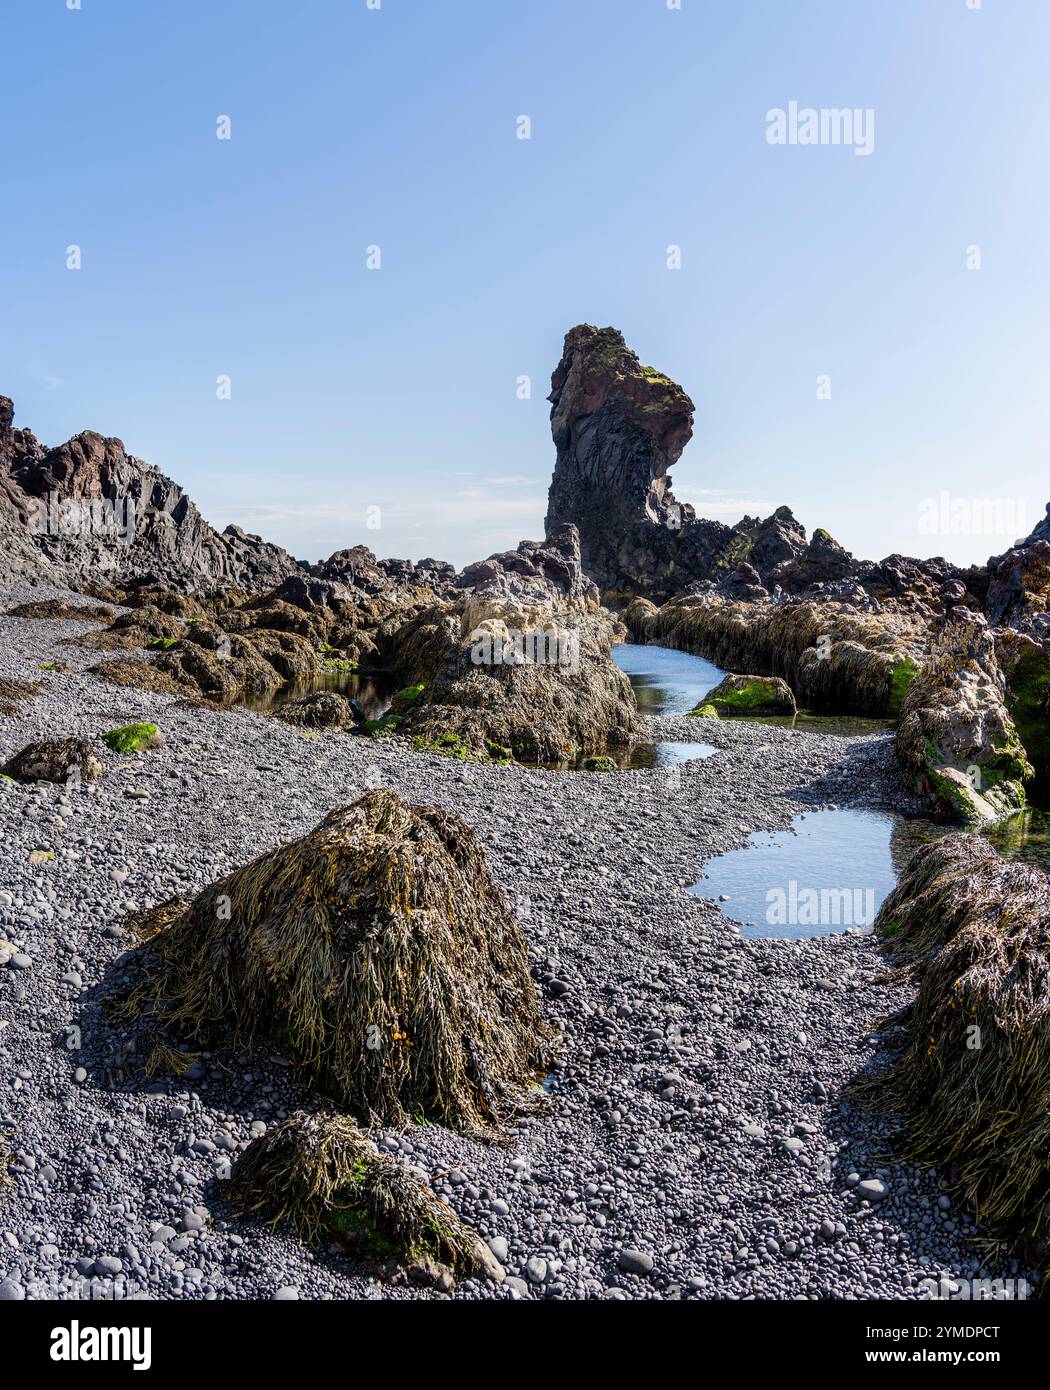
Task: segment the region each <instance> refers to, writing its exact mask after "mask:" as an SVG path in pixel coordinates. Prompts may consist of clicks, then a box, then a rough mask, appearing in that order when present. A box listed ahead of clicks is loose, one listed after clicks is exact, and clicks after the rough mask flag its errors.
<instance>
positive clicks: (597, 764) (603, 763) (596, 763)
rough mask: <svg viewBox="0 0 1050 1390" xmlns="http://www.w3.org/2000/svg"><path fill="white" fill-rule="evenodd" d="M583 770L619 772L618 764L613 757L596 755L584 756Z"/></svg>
mask: <svg viewBox="0 0 1050 1390" xmlns="http://www.w3.org/2000/svg"><path fill="white" fill-rule="evenodd" d="M583 770H584V772H619V770H620V766H619V764H618V763H617V762H616V759H615V758H607V757H604V756H598V757H593V758H584V760H583Z"/></svg>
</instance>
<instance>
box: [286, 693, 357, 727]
mask: <svg viewBox="0 0 1050 1390" xmlns="http://www.w3.org/2000/svg"><path fill="white" fill-rule="evenodd" d="M274 713H275V714H276V715H277V718H278V719H282V720H283V721H284V722H285V723H286V724H294V725H295V726H296V727H297V728H300V729H345V728H347V727H348V726H349V725H351V724H353V723H355V722H356V721H355V719H354V711H353V708H352V706H351V704H350V701H349V700H348V699H347V698H346V696H345V695H340V694H339V693H338V692H337V691H335V690H317V691H315V692H314V693H313V694H312V695H304V696H302V698H301V699H298V700H289V701H287V703H285V704H283V705H279V706H278V708H277V709H276V710H275V711H274Z"/></svg>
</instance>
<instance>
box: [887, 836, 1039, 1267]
mask: <svg viewBox="0 0 1050 1390" xmlns="http://www.w3.org/2000/svg"><path fill="white" fill-rule="evenodd" d="M875 930H876V932H877V933H878V934H879V936H881V938H882V940H883V941H884V942H885V943H886V944H887V946H888V947H889V949H890V950H891V952H892V954H893V956H894V957H895V958H896V959H897V961H898V962H899V963H900V964H902V965H904V966H907V967H909V968H910V969H911V970H913V971H914V973H915V975H916V978H917V981H918V995H917V997H916V999H915V1002H914V1004H913V1005H912V1006H911V1007H910V1008H909V1009H908V1010H907V1011H906V1012H905V1014H904V1015H898V1016H897V1017H896V1018H895V1019H894V1020H893V1022H894V1023H900V1022H903V1023H905V1025H906V1032H907V1039H908V1041H907V1043H906V1045H905V1046H904V1048H903V1050H902V1051H901V1052H900V1054H899V1055H898V1056H897V1058H896V1059H895V1061H894V1062H893V1063H892V1065H891V1067H890V1069H889V1070H888V1072H886V1073H882V1074H880V1075H878V1076H876V1077H875V1078H874V1079H873V1081H872V1082H871V1083H869V1085H868V1086H866V1087H865V1089H866V1090H868V1092H869V1094H873V1095H874V1096H875V1097H876V1098H877V1099H879V1100H881V1101H883V1102H885V1103H888V1104H889V1105H890V1106H891V1107H892V1108H894V1109H896V1110H897V1111H899V1112H900V1113H901V1114H902V1115H903V1116H904V1117H905V1118H906V1120H907V1124H908V1131H909V1139H908V1149H909V1153H910V1156H911V1157H914V1158H916V1159H918V1160H920V1161H922V1162H927V1163H932V1164H936V1165H937V1166H938V1167H939V1168H943V1169H945V1170H946V1171H950V1172H951V1173H952V1174H953V1175H954V1178H955V1180H956V1183H957V1188H958V1191H959V1193H960V1195H961V1196H962V1198H963V1199H964V1200H965V1201H967V1202H968V1203H969V1204H970V1205H971V1206H972V1207H973V1209H974V1211H975V1213H976V1215H977V1218H978V1220H980V1221H982V1222H985V1223H987V1225H988V1226H989V1228H990V1229H991V1230H992V1231H995V1232H1001V1233H1002V1234H1004V1235H1007V1236H1010V1237H1013V1238H1020V1239H1022V1240H1023V1241H1024V1242H1026V1243H1028V1244H1029V1245H1030V1246H1032V1247H1036V1248H1039V1249H1041V1251H1042V1252H1044V1253H1045V1252H1046V1250H1047V1248H1048V1247H1047V1230H1048V1212H1050V876H1048V875H1047V874H1046V873H1044V872H1043V870H1041V869H1038V868H1035V867H1033V866H1031V865H1027V864H1020V863H1011V862H1009V861H1007V860H1005V859H1003V858H1002V857H1001V856H1000V855H999V854H998V853H997V852H996V851H995V850H994V849H993V848H992V846H991V845H989V844H988V843H987V842H986V841H985V840H983V839H981V838H980V837H979V836H977V835H952V836H949V837H947V838H945V839H943V840H939V841H937V842H935V843H934V844H932V845H928V846H926V847H924V848H922V849H920V850H919V851H918V852H917V853H916V854H915V855H914V856H913V858H912V859H911V861H910V863H909V865H908V867H907V869H906V870H905V873H904V874H903V875H902V877H901V881H900V883H899V885H898V887H897V889H896V891H895V892H894V893H892V894H891V895H890V896H889V897H888V898H887V899H886V901H885V903H884V904H883V906H882V910H881V912H880V913H879V916H878V918H877V920H876V923H875Z"/></svg>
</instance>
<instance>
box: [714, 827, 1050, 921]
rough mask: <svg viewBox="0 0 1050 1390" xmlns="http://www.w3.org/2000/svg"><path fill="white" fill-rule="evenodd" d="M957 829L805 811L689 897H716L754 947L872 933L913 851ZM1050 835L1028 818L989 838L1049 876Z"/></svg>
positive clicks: (724, 861)
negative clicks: (757, 941) (853, 931)
mask: <svg viewBox="0 0 1050 1390" xmlns="http://www.w3.org/2000/svg"><path fill="white" fill-rule="evenodd" d="M957 831H958V827H954V826H947V825H937V824H935V823H934V822H932V821H928V820H906V819H905V818H904V817H903V816H897V815H894V814H892V813H891V812H889V811H861V810H853V809H850V808H846V807H842V808H838V809H836V810H828V811H809V812H806V813H804V814H802V815H798V816H796V817H795V819H794V821H793V823H792V826H791V828H790V829H789V830H777V831H773V832H765V831H760V832H756V833H755V834H754V835H752V836H750V838H749V839H748V842H747V844H746V845H742V846H741V847H739V848H738V849H733V850H729V851H728V852H727V853H726V854H721V855H718V856H717V857H716V858H714V859H709V860H708V861H707V862H706V864H705V865H704V874H703V877H702V878H701V880H700V882H699V883H696V884H693V886H692V887H691V888H690V890H689V891H690V892H691V893H695V894H696V895H697V896H698V897H702V898H714V899H715V900H716V901H717V902H718V909H719V911H720V912H721V913H722V915H723V916H724V917H727V918H729V919H731V920H732V921H734V922H737V923H740V933H741V935H742V936H745V937H749V938H752V939H754V938H760V937H778V938H781V939H787V940H799V939H800V938H803V937H811V936H830V935H833V934H834V933H836V932H842V931H847V930H849V929H850V928H861V929H867V928H870V927H871V925H872V923H873V922H874V920H875V917H876V916H877V914H878V910H879V908H880V907H881V906H882V904H883V902H884V901H885V899H886V898H887V897H888V895H889V894H890V893H891V892H892V891H893V889H894V888H895V887H896V884H897V876H898V875H899V874H900V872H901V870H902V869H903V868H904V866H905V864H907V862H908V860H909V859H910V858H911V856H912V854H914V852H915V850H916V849H918V848H919V846H920V845H923V844H928V843H929V842H930V841H931V840H935V839H939V838H940V837H941V836H943V835H948V834H955V833H957ZM1048 832H1050V823H1048V819H1047V817H1046V816H1045V815H1043V813H1041V812H1039V811H1029V812H1026V813H1024V814H1023V815H1020V816H1015V817H1013V818H1012V819H1011V820H1010V821H1007V822H1004V823H1003V824H1002V825H998V826H993V827H991V828H990V829H989V830H987V831H985V832H984V833H985V835H986V837H987V838H988V839H989V840H990V841H991V842H992V844H994V845H995V846H996V848H997V849H999V851H1000V852H1001V853H1002V854H1004V855H1005V856H1006V858H1008V859H1023V860H1026V861H1028V862H1030V863H1035V864H1038V865H1039V866H1040V867H1041V868H1044V869H1050V840H1048ZM723 897H724V898H725V901H724V902H723V901H721V899H722V898H723Z"/></svg>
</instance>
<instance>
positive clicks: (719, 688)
mask: <svg viewBox="0 0 1050 1390" xmlns="http://www.w3.org/2000/svg"><path fill="white" fill-rule="evenodd" d="M706 709H713V710H714V712H715V714H716V715H718V716H725V715H729V716H734V715H735V716H741V717H748V716H750V717H752V718H754V717H755V716H758V715H768V714H784V715H792V714H795V713H796V710H797V707H796V705H795V697H794V695H793V694H792V692H791V687H790V686H789V685H788V683H787V681H785V680H782V679H781V678H780V677H779V676H733V675H730V676H726V677H725V678H724V679H723V680H722V681H720V682H719V684H718V685H716V686H715V688H714V689H713V690H709V691H708V692H707V694H706V695H705V696H704V698H703V700H701V702H700V704H699V705H697V707H696V709H693V710H690V711H689V713H690V714H694V715H699V714H701V713H702V711H704V710H706ZM705 717H706V716H705Z"/></svg>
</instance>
